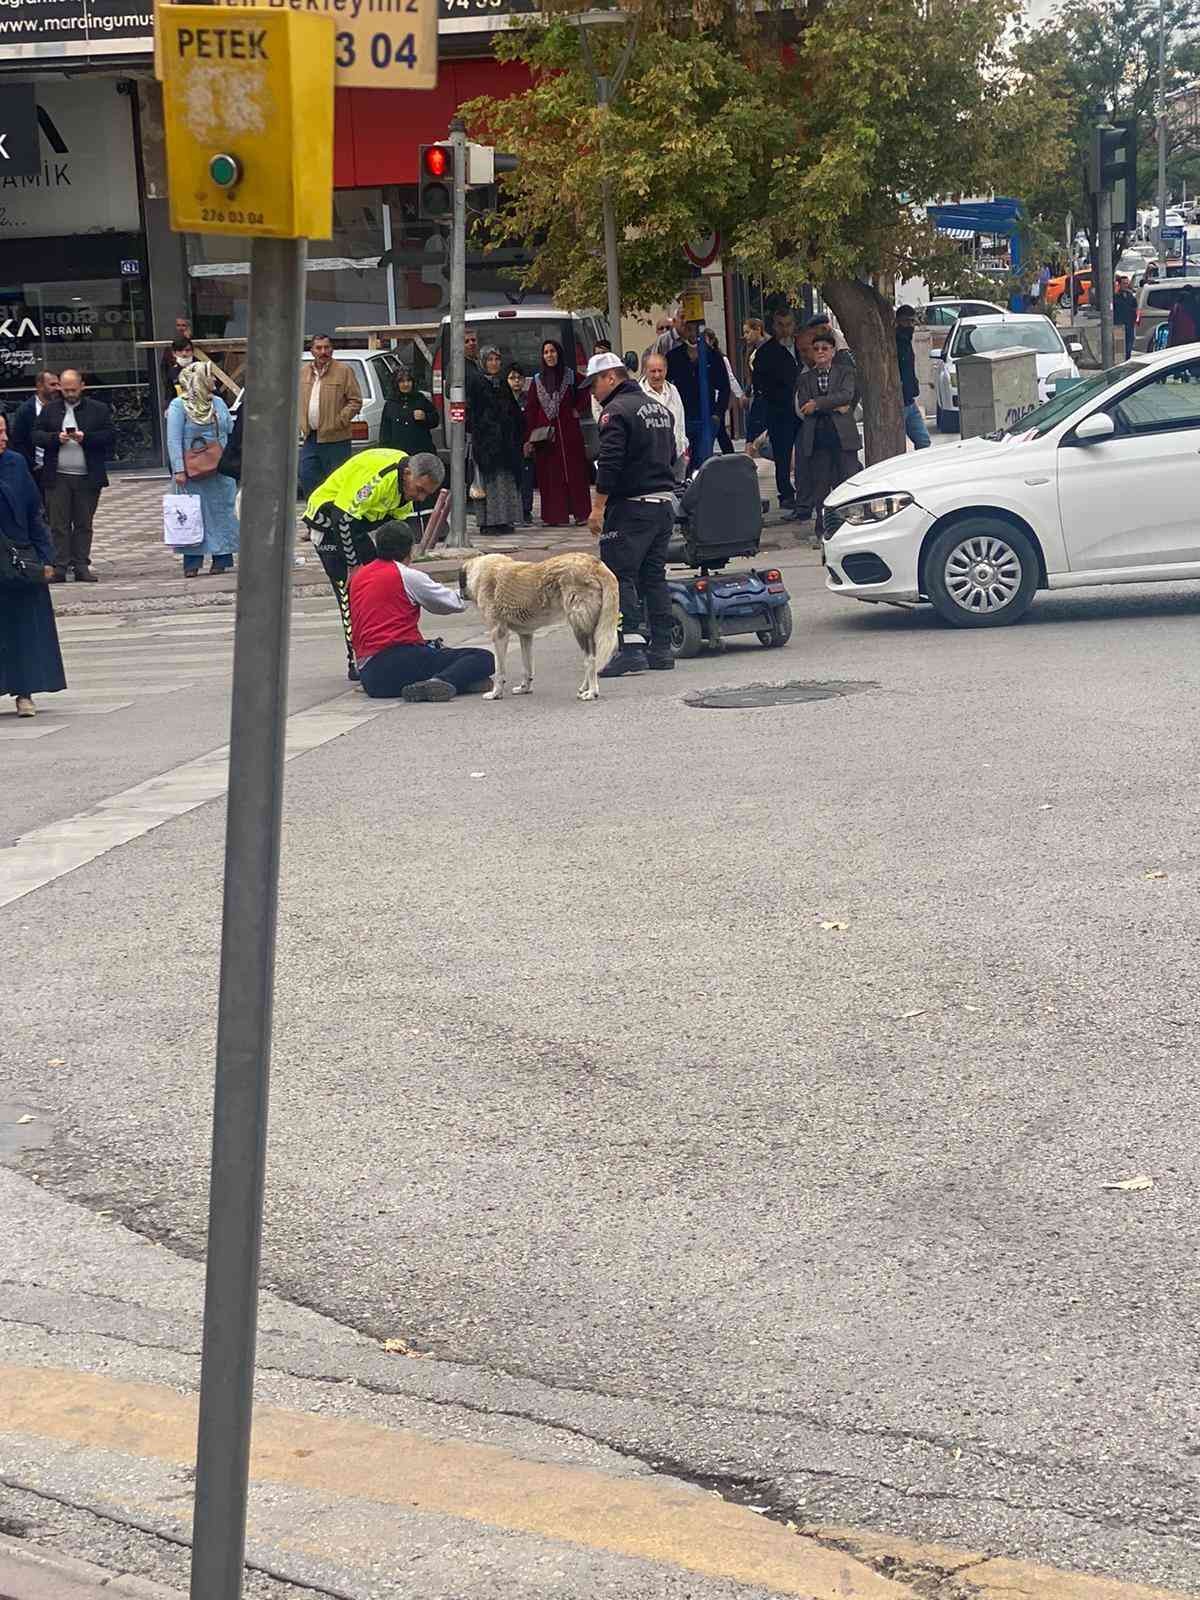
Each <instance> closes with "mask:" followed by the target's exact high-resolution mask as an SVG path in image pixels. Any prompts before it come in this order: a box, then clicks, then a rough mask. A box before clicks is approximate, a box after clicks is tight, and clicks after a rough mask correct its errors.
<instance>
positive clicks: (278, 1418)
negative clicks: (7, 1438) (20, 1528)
mask: <svg viewBox="0 0 1200 1600" xmlns="http://www.w3.org/2000/svg"><path fill="white" fill-rule="evenodd" d="M0 1418H3V1428H4V1431H5V1433H8V1434H14V1435H23V1436H25V1437H30V1436H32V1437H35V1438H40V1439H56V1440H60V1441H66V1442H68V1443H71V1444H75V1445H79V1446H82V1447H84V1448H91V1449H100V1450H114V1451H118V1452H120V1453H122V1454H124V1455H129V1456H136V1457H141V1458H143V1459H149V1460H153V1461H165V1462H169V1463H171V1464H172V1465H181V1466H182V1465H190V1464H191V1463H192V1461H193V1460H194V1458H195V1446H196V1399H195V1397H194V1396H193V1395H179V1394H176V1393H174V1392H173V1391H172V1390H170V1389H165V1388H158V1387H156V1386H153V1385H151V1384H142V1383H122V1382H118V1381H115V1380H114V1379H111V1378H107V1377H103V1376H101V1375H99V1374H93V1373H74V1372H62V1371H55V1370H53V1369H43V1368H27V1367H16V1366H8V1365H4V1366H0ZM250 1476H251V1479H252V1481H253V1482H255V1483H274V1484H285V1485H288V1486H289V1487H292V1488H297V1489H306V1490H310V1491H316V1492H318V1493H321V1494H324V1495H329V1496H332V1497H334V1498H335V1499H336V1500H337V1501H338V1502H343V1503H344V1502H346V1501H352V1502H357V1503H359V1504H360V1506H361V1507H362V1509H363V1511H364V1512H366V1511H367V1510H368V1509H369V1507H371V1506H375V1507H389V1506H395V1507H402V1508H403V1509H404V1511H405V1512H414V1511H415V1512H417V1513H426V1514H431V1515H440V1516H453V1517H459V1518H461V1519H463V1520H464V1521H467V1522H474V1523H480V1524H483V1525H485V1526H487V1527H491V1528H499V1529H506V1530H509V1531H511V1532H514V1533H524V1534H531V1535H534V1536H535V1537H540V1538H544V1539H555V1540H559V1541H562V1542H565V1543H567V1544H573V1545H580V1546H583V1547H584V1548H587V1549H591V1550H602V1551H606V1552H608V1553H609V1554H611V1555H617V1556H629V1557H633V1558H636V1559H639V1560H642V1561H650V1562H654V1563H656V1564H657V1565H660V1566H668V1567H674V1568H676V1569H680V1570H683V1571H685V1572H695V1573H702V1574H704V1575H706V1576H709V1577H716V1578H727V1579H732V1580H733V1581H735V1582H739V1583H742V1584H744V1585H746V1586H748V1587H749V1586H756V1587H759V1588H764V1589H768V1590H770V1591H771V1592H772V1593H774V1594H780V1595H799V1596H804V1600H851V1597H853V1600H912V1597H913V1591H912V1590H911V1589H909V1588H907V1587H904V1586H901V1585H900V1584H897V1583H893V1582H892V1581H891V1579H889V1578H884V1577H881V1576H880V1575H879V1574H878V1573H876V1572H875V1571H873V1570H872V1569H871V1568H870V1567H868V1566H865V1565H864V1564H863V1563H862V1562H859V1561H856V1560H855V1559H854V1557H852V1556H849V1555H846V1554H845V1553H844V1552H842V1551H840V1550H832V1549H826V1548H825V1547H824V1546H823V1545H820V1544H817V1543H816V1542H815V1541H813V1540H811V1539H806V1538H804V1537H802V1536H801V1535H798V1534H794V1533H790V1532H788V1530H787V1529H786V1528H784V1527H782V1526H781V1525H780V1524H779V1523H777V1522H771V1521H768V1520H767V1519H766V1518H764V1517H760V1516H757V1515H756V1514H755V1513H754V1512H752V1511H748V1510H746V1509H745V1507H743V1506H736V1505H731V1504H730V1503H729V1502H728V1501H726V1500H722V1499H720V1498H718V1497H717V1496H715V1495H711V1494H706V1493H705V1492H704V1491H703V1490H701V1489H696V1488H693V1487H692V1486H691V1485H689V1484H685V1483H681V1482H679V1481H677V1480H675V1479H672V1478H666V1477H660V1476H658V1475H654V1476H649V1475H647V1476H639V1477H628V1478H618V1477H613V1476H611V1475H609V1474H607V1473H602V1472H596V1471H594V1470H592V1469H589V1468H584V1467H575V1466H560V1465H552V1464H549V1463H546V1462H540V1461H529V1460H526V1459H524V1458H522V1457H520V1456H515V1455H512V1454H511V1453H510V1452H509V1451H507V1450H503V1449H500V1448H498V1447H497V1446H495V1445H482V1444H463V1443H460V1442H458V1441H451V1440H446V1441H436V1440H431V1439H428V1438H425V1437H424V1436H423V1435H421V1434H417V1433H412V1432H410V1431H408V1430H405V1429H399V1428H397V1429H389V1428H379V1427H375V1426H372V1425H371V1424H369V1423H364V1422H354V1421H347V1420H344V1419H340V1418H333V1417H322V1416H314V1415H311V1414H308V1413H305V1412H295V1411H277V1410H274V1409H273V1408H267V1407H257V1408H256V1409H255V1413H254V1439H253V1447H252V1452H251V1461H250ZM377 1520H378V1521H379V1522H380V1523H381V1524H382V1525H383V1526H384V1528H385V1529H387V1528H388V1527H389V1525H390V1523H391V1520H392V1519H389V1518H386V1517H383V1518H380V1519H377ZM391 1531H392V1532H393V1533H394V1531H395V1530H394V1529H392V1530H391ZM252 1532H253V1530H252ZM364 1532H365V1530H364V1529H363V1528H362V1527H361V1526H360V1532H359V1535H358V1537H359V1541H360V1542H359V1545H358V1549H357V1552H356V1553H357V1554H358V1556H359V1558H360V1559H361V1557H362V1556H363V1555H364V1554H365V1552H364V1550H363V1548H362V1546H363V1544H364V1543H365V1537H364ZM310 1538H311V1530H310V1529H309V1528H307V1527H303V1526H301V1527H296V1528H294V1529H292V1530H291V1532H290V1536H289V1537H288V1539H287V1541H286V1542H287V1543H289V1544H290V1545H291V1547H292V1548H293V1549H297V1550H303V1549H306V1548H307V1545H306V1544H305V1541H306V1540H308V1539H310Z"/></svg>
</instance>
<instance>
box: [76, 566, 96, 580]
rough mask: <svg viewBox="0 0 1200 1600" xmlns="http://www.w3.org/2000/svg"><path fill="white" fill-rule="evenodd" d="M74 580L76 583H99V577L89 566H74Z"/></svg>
mask: <svg viewBox="0 0 1200 1600" xmlns="http://www.w3.org/2000/svg"><path fill="white" fill-rule="evenodd" d="M75 582H76V583H99V582H100V579H99V578H98V577H97V576H96V574H95V573H94V572H93V571H92V569H91V567H76V568H75Z"/></svg>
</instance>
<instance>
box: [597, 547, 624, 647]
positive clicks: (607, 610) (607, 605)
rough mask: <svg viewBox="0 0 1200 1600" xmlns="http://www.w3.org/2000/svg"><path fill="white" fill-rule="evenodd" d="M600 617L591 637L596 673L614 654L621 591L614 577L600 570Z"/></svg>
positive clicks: (619, 614) (605, 569) (605, 568)
mask: <svg viewBox="0 0 1200 1600" xmlns="http://www.w3.org/2000/svg"><path fill="white" fill-rule="evenodd" d="M600 596H601V597H600V615H599V617H598V618H597V620H596V630H595V633H594V634H593V635H592V637H593V639H594V641H595V647H596V671H597V672H599V671H600V670H601V669H602V668H603V667H606V666H607V665H608V663H609V662H610V661H611V660H612V658H613V656H614V655H615V654H616V649H617V624H618V623H619V622H620V620H621V591H620V589H619V587H618V585H617V580H616V577H615V575H614V574H613V573H612V572H611V571H610V570H609V569H608V567H605V566H602V567H601V568H600Z"/></svg>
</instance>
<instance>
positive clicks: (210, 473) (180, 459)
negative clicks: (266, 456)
mask: <svg viewBox="0 0 1200 1600" xmlns="http://www.w3.org/2000/svg"><path fill="white" fill-rule="evenodd" d="M215 383H216V373H215V372H214V370H213V365H212V362H211V361H193V362H192V364H191V365H190V366H187V367H182V368H181V369H180V373H179V385H180V391H181V392H180V394H179V395H178V396H177V397H176V398H175V399H174V400H172V401H171V404H170V405H169V406H168V407H167V454H168V455H169V456H170V458H171V470H172V472H174V474H175V485H176V492H177V493H178V494H190V495H195V496H196V497H197V499H198V500H199V501H200V506H201V516H202V517H203V519H204V542H203V543H202V544H189V545H184V546H183V547H182V549H181V552H180V553H181V554H182V556H183V575H184V577H185V578H195V577H198V576H199V574H200V569H201V567H202V566H203V565H204V557H205V556H206V555H207V556H211V557H212V561H211V563H210V565H209V571H210V572H213V573H216V572H229V571H231V570H232V568H233V558H234V554H235V553H236V551H237V547H238V518H237V484H236V483H235V482H234V480H233V479H232V478H229V477H226V476H225V475H224V474H223V473H220V472H218V471H217V460H219V451H220V450H223V449H224V448H225V446H226V445H227V444H228V442H229V435H230V434H231V433H232V431H233V419H232V417H231V416H230V414H229V408H228V406H227V405H226V404H225V402H224V400H222V399H221V398H220V396H218V395H214V393H213V386H214V385H215ZM214 444H215V445H217V446H218V447H219V449H218V450H216V451H214V450H211V449H210V450H208V451H207V452H206V451H205V446H212V445H214ZM213 458H215V459H213ZM189 468H190V470H189Z"/></svg>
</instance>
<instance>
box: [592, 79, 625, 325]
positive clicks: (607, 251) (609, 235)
mask: <svg viewBox="0 0 1200 1600" xmlns="http://www.w3.org/2000/svg"><path fill="white" fill-rule="evenodd" d="M608 100H609V80H608V79H607V78H603V77H598V78H597V79H596V104H597V105H598V106H602V107H603V106H606V105H607V104H608ZM600 205H601V209H602V211H603V213H604V277H605V281H606V283H607V285H608V337H609V341H610V342H611V344H612V347H613V349H614V350H615V351H616V352H617V354H618V355H620V353H621V275H620V267H619V266H618V264H617V218H616V214H615V213H614V211H613V197H612V184H611V183H609V181H608V179H607V178H606V179H605V180H604V184H603V186H602V188H601V190H600Z"/></svg>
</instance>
